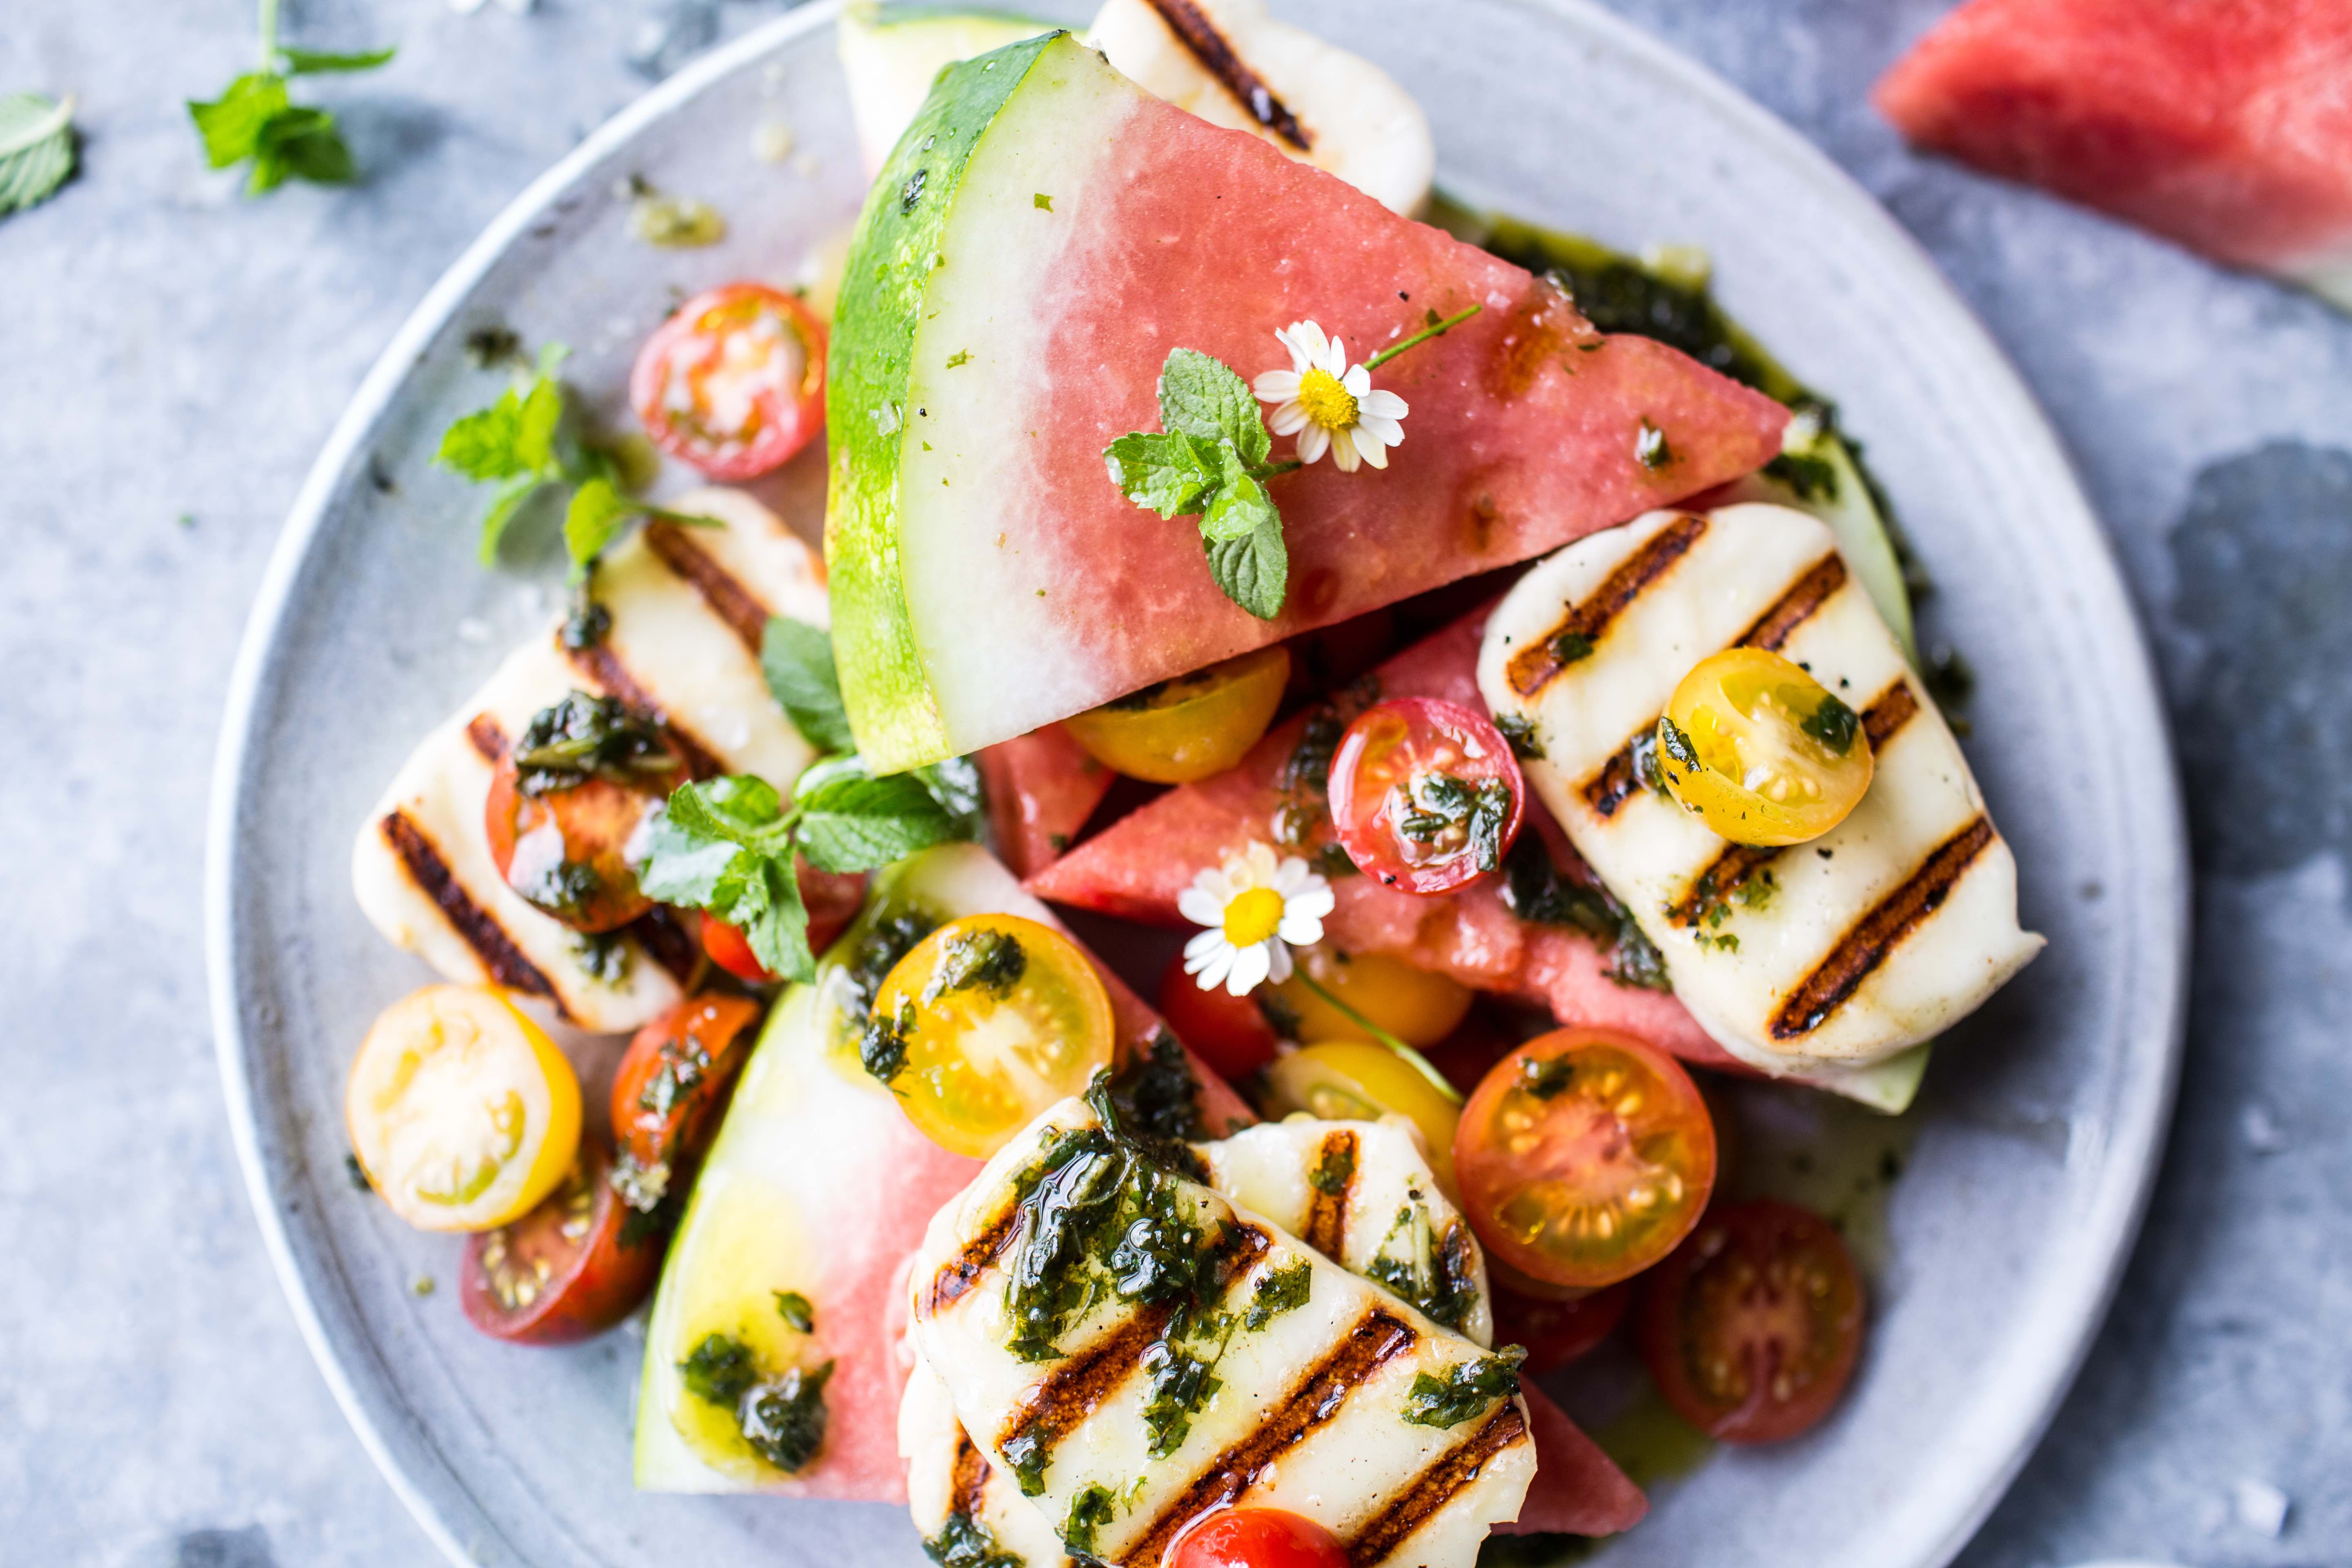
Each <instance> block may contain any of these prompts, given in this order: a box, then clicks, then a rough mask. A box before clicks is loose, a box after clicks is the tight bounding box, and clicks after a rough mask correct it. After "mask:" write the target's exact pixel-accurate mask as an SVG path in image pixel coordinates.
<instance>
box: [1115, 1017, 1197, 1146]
mask: <svg viewBox="0 0 2352 1568" xmlns="http://www.w3.org/2000/svg"><path fill="white" fill-rule="evenodd" d="M1108 1092H1109V1096H1110V1102H1111V1104H1112V1106H1113V1107H1114V1108H1115V1109H1116V1110H1118V1124H1119V1125H1120V1126H1121V1127H1125V1128H1129V1129H1131V1130H1133V1131H1138V1132H1141V1133H1145V1134H1148V1135H1150V1136H1151V1137H1153V1138H1165V1139H1171V1140H1176V1141H1182V1140H1186V1139H1196V1138H1205V1137H1207V1136H1208V1132H1209V1130H1208V1127H1207V1126H1206V1124H1204V1123H1203V1122H1202V1120H1201V1102H1200V1095H1201V1084H1200V1080H1199V1079H1195V1078H1194V1077H1193V1076H1192V1062H1191V1061H1190V1060H1189V1059H1187V1058H1186V1057H1185V1055H1184V1047H1183V1046H1182V1045H1181V1043H1180V1042H1179V1041H1178V1040H1177V1038H1176V1037H1175V1036H1174V1035H1172V1034H1170V1033H1169V1032H1168V1031H1167V1030H1166V1029H1164V1028H1163V1029H1160V1030H1159V1031H1158V1032H1157V1033H1155V1034H1154V1035H1153V1036H1152V1037H1151V1043H1150V1045H1148V1046H1146V1047H1144V1048H1143V1049H1142V1050H1140V1051H1139V1052H1137V1053H1136V1054H1135V1057H1134V1058H1133V1059H1132V1060H1130V1061H1129V1063H1128V1064H1127V1065H1126V1066H1125V1067H1123V1068H1119V1069H1118V1071H1117V1072H1115V1073H1113V1074H1112V1075H1111V1079H1110V1083H1109V1088H1108Z"/></svg>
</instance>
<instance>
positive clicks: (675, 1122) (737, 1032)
mask: <svg viewBox="0 0 2352 1568" xmlns="http://www.w3.org/2000/svg"><path fill="white" fill-rule="evenodd" d="M759 1020H760V1005H759V1004H758V1003H756V1002H753V1001H751V999H750V998H748V997H743V996H726V995H706V996H689V997H688V998H687V999H686V1000H685V1001H683V1002H681V1003H679V1004H678V1005H677V1006H675V1007H673V1008H671V1009H670V1010H669V1011H668V1012H667V1013H665V1014H663V1015H662V1016H660V1017H658V1018H656V1019H655V1020H654V1021H653V1022H652V1023H650V1024H647V1025H646V1026H645V1027H644V1028H642V1029H639V1030H638V1031H637V1033H636V1036H635V1038H633V1039H631V1040H630V1041H629V1048H628V1050H627V1051H626V1052H625V1053H624V1054H623V1055H622V1057H621V1065H620V1066H619V1068H616V1069H614V1074H613V1104H612V1111H613V1138H614V1142H615V1143H616V1144H617V1145H618V1149H619V1157H618V1158H617V1159H616V1160H615V1161H614V1166H613V1175H612V1185H613V1187H614V1189H615V1190H616V1191H617V1192H618V1193H619V1194H621V1196H622V1198H623V1200H624V1201H625V1204H626V1205H627V1206H628V1207H629V1208H631V1209H634V1210H635V1211H636V1212H637V1213H638V1214H640V1215H645V1216H646V1217H645V1218H644V1219H642V1220H640V1221H639V1222H638V1223H637V1224H635V1225H634V1226H631V1227H630V1230H631V1235H632V1236H633V1237H634V1236H637V1235H641V1234H644V1233H646V1232H649V1231H650V1232H653V1233H655V1234H663V1233H666V1232H667V1229H668V1226H667V1223H665V1222H666V1221H667V1220H668V1219H669V1218H670V1217H671V1216H672V1215H674V1214H675V1213H676V1211H677V1207H678V1206H679V1205H680V1204H681V1203H682V1202H683V1201H684V1198H685V1195H686V1191H687V1188H688V1185H689V1184H691V1183H692V1180H693V1173H694V1167H695V1166H696V1164H698V1163H699V1162H700V1161H701V1158H702V1152H703V1151H704V1150H705V1149H707V1148H709V1145H710V1140H711V1139H712V1137H714V1136H715V1135H716V1134H717V1133H718V1131H719V1113H720V1111H722V1110H724V1109H725V1108H726V1104H727V1097H728V1093H729V1091H730V1089H733V1087H734V1084H735V1075H736V1073H737V1072H738V1071H740V1069H741V1068H742V1066H743V1061H744V1058H746V1057H748V1056H750V1055H751V1042H752V1039H753V1037H754V1036H755V1034H756V1032H757V1031H756V1029H755V1026H756V1025H757V1024H758V1023H759ZM658 1250H659V1249H658V1248H656V1251H658Z"/></svg>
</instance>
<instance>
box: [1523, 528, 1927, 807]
mask: <svg viewBox="0 0 2352 1568" xmlns="http://www.w3.org/2000/svg"><path fill="white" fill-rule="evenodd" d="M1660 537H1661V538H1663V537H1664V535H1660ZM1653 542H1654V541H1653ZM1626 564H1627V565H1631V564H1632V563H1631V562H1628V563H1626ZM1623 570H1624V567H1622V566H1621V567H1619V568H1618V571H1619V572H1621V573H1622V571H1623ZM1610 581H1611V582H1612V583H1614V582H1615V581H1616V579H1615V578H1614V577H1612V578H1611V579H1610ZM1845 582H1846V575H1845V560H1844V558H1843V556H1840V555H1839V554H1838V553H1837V552H1834V551H1832V552H1830V553H1829V554H1827V555H1824V556H1823V557H1822V558H1821V559H1820V560H1819V561H1816V562H1814V563H1813V564H1811V566H1809V567H1807V568H1805V571H1804V574H1803V575H1802V576H1800V577H1799V578H1798V579H1797V580H1796V581H1795V582H1794V583H1791V584H1789V588H1788V591H1787V592H1786V593H1784V594H1782V595H1780V597H1779V598H1777V599H1775V600H1773V601H1772V607H1771V608H1770V609H1769V610H1767V611H1765V612H1764V613H1763V615H1761V616H1758V617H1757V620H1756V624H1755V625H1754V626H1749V627H1748V630H1747V632H1746V633H1745V634H1743V635H1742V636H1741V637H1740V638H1739V640H1738V642H1735V643H1733V644H1732V645H1731V646H1732V647H1760V648H1762V649H1764V650H1765V651H1766V652H1767V653H1778V652H1780V647H1781V645H1782V644H1784V643H1786V642H1787V641H1788V640H1789V637H1790V634H1791V633H1793V632H1795V631H1796V629H1797V628H1798V627H1799V626H1803V625H1804V624H1805V622H1806V621H1808V620H1810V619H1811V618H1812V616H1813V613H1814V612H1815V611H1816V610H1819V609H1820V608H1821V607H1822V605H1825V604H1827V603H1828V602H1829V598H1830V595H1832V594H1834V593H1836V592H1837V591H1838V590H1839V589H1840V588H1843V587H1844V586H1845ZM1604 591H1605V590H1604ZM1552 636H1553V637H1558V636H1559V633H1558V632H1554V633H1553V634H1552ZM1550 642H1551V639H1550V638H1549V637H1547V638H1546V639H1545V640H1544V641H1543V642H1542V643H1540V644H1538V647H1546V648H1549V647H1550ZM1526 657H1527V653H1526V652H1525V651H1523V652H1521V653H1520V655H1519V656H1518V658H1526ZM1511 678H1512V685H1513V686H1514V687H1515V688H1517V685H1518V661H1517V659H1514V660H1513V661H1512V668H1511ZM1527 695H1528V696H1533V695H1534V693H1533V692H1532V691H1528V693H1527ZM1906 717H1908V715H1906ZM1647 732H1648V731H1638V732H1637V733H1635V734H1634V735H1633V736H1629V737H1628V738H1627V739H1626V742H1625V743H1624V744H1623V745H1622V746H1620V747H1618V748H1617V751H1616V753H1615V754H1614V755H1612V757H1611V758H1610V759H1609V760H1608V761H1607V762H1605V763H1601V767H1600V771H1598V772H1597V773H1594V774H1593V775H1592V776H1591V778H1589V779H1587V780H1585V781H1584V785H1583V790H1582V793H1583V795H1584V801H1585V804H1586V805H1590V806H1591V807H1592V809H1593V810H1594V811H1596V812H1598V813H1599V814H1600V815H1601V816H1616V815H1617V808H1618V807H1619V806H1621V805H1624V804H1625V801H1626V798H1627V797H1628V796H1629V795H1633V792H1634V791H1635V790H1637V789H1639V788H1641V783H1642V781H1641V777H1640V775H1639V774H1638V773H1636V772H1635V771H1634V767H1633V742H1634V741H1636V740H1638V739H1640V738H1641V735H1642V734H1646V733H1647ZM1872 743H1873V744H1876V743H1877V742H1876V741H1875V739H1874V740H1873V742H1872Z"/></svg>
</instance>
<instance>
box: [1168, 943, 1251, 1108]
mask: <svg viewBox="0 0 2352 1568" xmlns="http://www.w3.org/2000/svg"><path fill="white" fill-rule="evenodd" d="M1160 1016H1161V1017H1163V1018H1165V1019H1167V1020H1168V1026H1169V1027H1170V1028H1171V1029H1173V1030H1175V1031H1176V1037H1177V1038H1178V1039H1180V1040H1181V1041H1183V1042H1184V1043H1185V1044H1186V1045H1188V1046H1190V1047H1192V1052H1193V1054H1194V1055H1196V1056H1198V1057H1199V1058H1201V1059H1202V1061H1204V1062H1206V1063H1208V1064H1209V1065H1210V1066H1211V1067H1213V1068H1215V1069H1216V1070H1217V1072H1218V1073H1219V1074H1220V1075H1221V1076H1222V1077H1223V1078H1225V1079H1229V1080H1234V1081H1238V1080H1239V1079H1244V1078H1247V1077H1248V1076H1249V1075H1250V1074H1252V1073H1254V1072H1255V1071H1257V1069H1258V1068H1262V1067H1264V1066H1265V1064H1266V1063H1268V1062H1270V1061H1272V1060H1274V1055H1275V1051H1276V1047H1278V1046H1279V1045H1280V1043H1281V1042H1280V1040H1279V1039H1278V1038H1277V1037H1276V1035H1275V1032H1274V1026H1273V1025H1271V1024H1269V1023H1267V1022H1266V1021H1265V1014H1264V1013H1262V1012H1260V1011H1259V1010H1258V1005H1257V998H1256V997H1255V996H1236V995H1234V994H1233V993H1232V992H1230V991H1228V990H1226V989H1225V988H1224V987H1223V986H1222V985H1216V986H1212V987H1210V988H1209V989H1208V990H1206V991H1203V990H1202V989H1201V983H1200V981H1199V979H1198V978H1197V977H1195V976H1193V975H1190V974H1187V973H1184V955H1183V954H1182V953H1181V952H1180V953H1178V954H1177V955H1176V956H1175V957H1173V958H1171V959H1170V960H1169V961H1168V971H1167V973H1164V974H1162V975H1161V976H1160Z"/></svg>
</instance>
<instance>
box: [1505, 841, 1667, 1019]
mask: <svg viewBox="0 0 2352 1568" xmlns="http://www.w3.org/2000/svg"><path fill="white" fill-rule="evenodd" d="M1503 901H1504V902H1505V903H1507V904H1508V905H1509V906H1510V908H1511V910H1512V912H1513V913H1515V914H1517V916H1518V917H1519V918H1520V919H1521V920H1523V921H1535V922H1536V923H1537V924H1538V925H1556V926H1572V927H1574V928H1575V929H1576V930H1578V931H1582V932H1584V933H1585V934H1586V935H1587V936H1590V937H1591V938H1592V939H1593V940H1594V941H1595V942H1599V943H1600V944H1601V946H1602V947H1603V948H1605V949H1606V950H1608V952H1609V954H1610V960H1609V967H1608V968H1607V969H1606V970H1605V971H1603V973H1606V974H1607V975H1608V976H1609V978H1610V979H1611V980H1612V981H1614V982H1616V983H1617V984H1620V985H1628V986H1633V987H1636V988H1638V989H1641V990H1644V991H1664V990H1667V989H1669V988H1670V986H1669V984H1668V981H1667V978H1666V961H1665V958H1664V955H1663V954H1661V953H1660V952H1658V950H1657V948H1656V947H1655V946H1654V945H1653V944H1652V942H1650V939H1649V938H1648V937H1646V936H1644V935H1643V934H1642V928H1641V926H1640V925H1639V924H1638V923H1637V922H1636V921H1634V919H1633V913H1632V911H1630V910H1627V909H1626V908H1625V906H1624V905H1622V904H1621V903H1619V902H1618V901H1617V900H1615V899H1613V898H1612V897H1611V896H1610V895H1609V891H1608V889H1605V888H1600V887H1594V886H1590V885H1588V884H1586V883H1583V882H1579V881H1575V880H1573V879H1570V878H1567V877H1564V876H1562V875H1560V872H1559V868H1558V867H1556V866H1554V865H1553V864H1552V863H1551V855H1550V852H1549V851H1548V850H1547V849H1545V847H1544V845H1543V839H1542V837H1541V836H1540V835H1538V834H1533V833H1526V834H1521V835H1520V836H1519V839H1518V842H1517V843H1516V844H1513V845H1512V846H1511V852H1510V854H1509V855H1508V856H1507V857H1506V858H1505V859H1504V862H1503Z"/></svg>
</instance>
